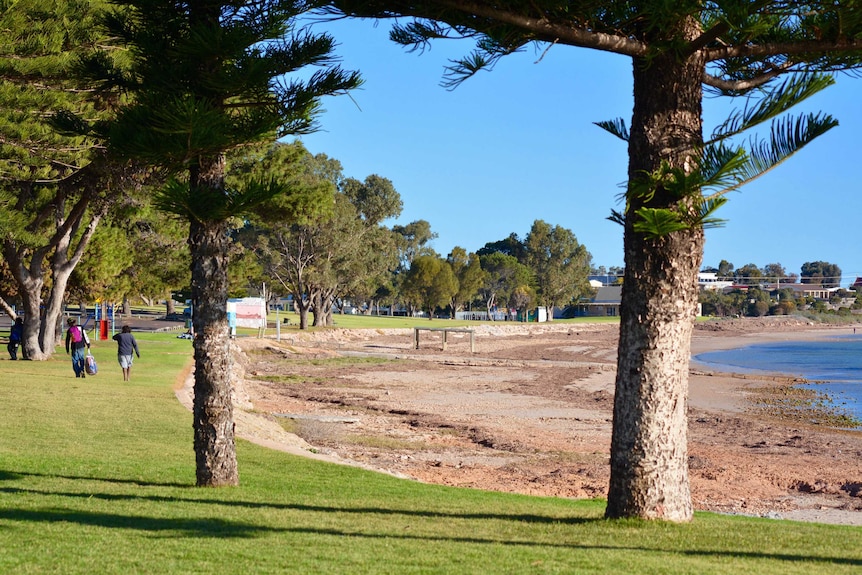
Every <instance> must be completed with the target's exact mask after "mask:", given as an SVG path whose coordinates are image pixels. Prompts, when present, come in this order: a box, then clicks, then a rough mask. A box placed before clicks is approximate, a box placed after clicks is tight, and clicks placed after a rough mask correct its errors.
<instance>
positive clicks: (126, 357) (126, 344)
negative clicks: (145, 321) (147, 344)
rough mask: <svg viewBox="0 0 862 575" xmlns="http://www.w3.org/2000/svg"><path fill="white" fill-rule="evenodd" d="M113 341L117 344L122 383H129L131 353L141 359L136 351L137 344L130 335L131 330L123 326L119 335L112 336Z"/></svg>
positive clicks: (139, 353)
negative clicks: (121, 369)
mask: <svg viewBox="0 0 862 575" xmlns="http://www.w3.org/2000/svg"><path fill="white" fill-rule="evenodd" d="M114 341H116V342H117V361H118V362H120V367H121V368H123V381H129V378H130V377H131V375H132V359H133V358H132V352H133V351H134V352H135V355H137V356H138V357H141V352H140V351H138V342H137V341H135V336H133V335H132V328H131V327H129V326H127V325H124V326H123V329H122V330H120V333H118V334H115V335H114Z"/></svg>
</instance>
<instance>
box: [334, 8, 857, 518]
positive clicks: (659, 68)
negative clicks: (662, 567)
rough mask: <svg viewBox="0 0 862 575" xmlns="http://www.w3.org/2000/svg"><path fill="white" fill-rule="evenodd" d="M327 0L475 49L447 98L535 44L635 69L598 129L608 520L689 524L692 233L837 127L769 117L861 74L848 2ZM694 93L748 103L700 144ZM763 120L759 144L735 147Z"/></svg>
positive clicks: (451, 78) (423, 39) (418, 37)
mask: <svg viewBox="0 0 862 575" xmlns="http://www.w3.org/2000/svg"><path fill="white" fill-rule="evenodd" d="M333 4H334V6H333V7H332V8H331V11H332V12H334V13H335V14H337V15H339V16H343V15H345V14H347V15H353V16H360V17H371V18H395V19H397V20H396V25H395V27H394V28H393V30H392V32H391V34H390V36H391V38H392V39H393V40H395V41H396V42H399V43H402V44H404V45H406V46H409V47H411V48H414V49H417V48H418V49H421V48H424V47H426V46H427V45H428V43H429V42H431V41H433V40H438V39H445V38H472V39H474V40H475V41H476V49H475V50H474V51H473V52H472V53H471V54H470V55H468V56H466V57H464V58H462V59H461V60H458V61H456V62H454V63H453V64H452V65H451V66H450V67H449V68H448V70H447V73H446V75H445V76H444V85H445V86H447V87H450V88H451V87H455V86H457V85H458V84H460V83H461V82H463V81H464V80H465V79H467V78H469V77H470V76H472V75H473V74H475V73H477V72H478V71H479V70H482V69H488V68H491V67H493V66H494V64H495V63H497V62H498V61H500V59H501V58H503V57H505V56H507V55H509V54H512V53H514V52H517V51H519V50H521V49H522V48H523V47H525V46H527V45H529V44H531V43H532V44H536V45H538V47H539V48H540V49H550V48H551V47H556V46H564V45H567V46H574V47H579V48H588V49H594V50H601V51H605V52H612V53H616V54H619V55H622V56H625V57H627V58H630V59H631V62H632V79H633V95H634V107H633V112H632V117H631V122H630V123H629V122H626V121H624V120H621V119H616V120H609V121H603V122H600V123H599V125H600V126H601V127H602V128H604V129H606V130H607V131H609V132H610V133H612V134H613V135H615V136H617V137H619V138H621V139H622V140H624V141H625V142H626V143H627V145H628V156H629V166H628V184H627V187H626V191H625V194H624V200H625V206H624V208H623V209H622V210H619V211H613V212H612V214H611V219H612V220H614V221H616V222H618V223H620V224H621V225H622V226H623V229H624V232H623V233H624V239H623V246H624V257H625V277H624V282H623V295H622V305H621V313H620V339H619V353H618V359H617V376H616V377H617V378H616V393H615V398H614V425H613V434H612V440H611V459H610V461H611V479H610V484H609V491H608V506H607V508H606V515H607V516H608V517H642V518H655V519H666V520H672V521H688V520H690V519H691V517H692V504H691V495H690V487H689V480H688V451H687V438H686V405H687V396H688V365H689V351H690V340H691V332H692V328H693V323H694V317H695V313H696V308H697V296H698V289H697V281H696V280H697V272H698V269H699V268H700V263H701V260H702V253H703V245H704V229H705V228H707V227H709V226H712V225H718V224H719V223H720V221H719V220H717V219H716V218H715V215H714V214H715V210H716V209H717V208H718V207H720V206H721V205H722V204H723V203H724V202H725V199H726V198H725V194H726V193H727V192H728V191H729V190H732V189H737V188H739V187H740V186H741V185H742V184H744V183H745V182H747V181H749V180H751V179H753V178H755V177H757V176H758V175H760V174H762V173H764V172H765V171H767V170H769V169H771V168H773V167H774V166H776V165H777V164H779V163H780V162H781V161H783V160H784V159H786V158H787V157H788V156H790V155H791V154H792V153H794V152H796V151H797V150H799V149H800V148H801V147H803V146H804V145H805V144H807V143H808V142H810V141H811V140H812V139H814V138H816V137H817V136H819V135H821V134H823V133H824V132H826V131H827V130H829V129H830V128H832V127H834V126H835V125H836V121H835V120H834V119H833V118H831V117H830V116H828V115H823V114H808V115H804V116H800V117H798V118H792V117H787V116H781V114H782V113H783V112H786V111H787V110H788V109H789V108H790V107H792V106H793V105H794V104H796V103H797V102H799V101H801V100H803V99H804V98H806V97H808V96H810V95H811V94H813V93H815V92H817V91H818V90H820V89H823V88H824V87H826V86H828V85H829V84H831V83H832V79H831V78H830V77H828V76H823V75H818V74H817V73H816V72H827V73H828V72H833V71H838V70H848V69H855V68H857V67H858V66H859V65H860V62H862V40H860V34H862V9H860V5H859V2H858V0H846V1H844V0H830V1H828V2H825V1H813V2H783V1H779V0H762V1H757V2H751V1H749V0H728V1H722V2H706V1H703V0H687V1H683V2H666V1H663V0H648V1H646V2H639V3H631V2H601V1H598V0H595V1H590V0H588V1H585V2H577V3H572V2H563V3H560V2H549V1H547V0H536V1H533V2H521V1H515V0H503V1H493V2H491V1H487V0H475V1H472V2H451V1H450V0H334V2H333ZM812 72H814V73H812ZM782 80H783V81H782ZM705 89H706V90H708V91H711V92H714V93H716V94H721V95H726V96H745V97H746V98H747V100H746V107H745V109H743V110H742V111H739V112H734V113H732V114H731V115H730V117H729V118H728V119H727V121H726V122H724V123H722V124H721V125H720V126H718V127H717V128H716V130H715V131H714V132H713V133H712V134H711V135H710V136H709V137H704V133H703V119H702V103H703V96H704V90H705ZM764 122H772V126H771V129H770V134H769V135H768V136H764V137H760V138H759V137H758V136H756V135H755V136H751V139H750V140H749V141H748V142H747V143H745V142H742V143H740V141H739V138H740V137H741V136H742V134H743V132H745V131H747V130H749V129H750V128H754V127H755V126H758V125H762V124H763V123H764Z"/></svg>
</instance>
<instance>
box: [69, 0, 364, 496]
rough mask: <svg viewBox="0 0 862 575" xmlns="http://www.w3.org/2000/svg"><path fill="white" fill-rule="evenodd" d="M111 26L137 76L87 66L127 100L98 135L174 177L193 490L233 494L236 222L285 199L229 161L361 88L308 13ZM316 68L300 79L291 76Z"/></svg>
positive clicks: (190, 8)
mask: <svg viewBox="0 0 862 575" xmlns="http://www.w3.org/2000/svg"><path fill="white" fill-rule="evenodd" d="M116 5H117V6H118V9H117V10H116V11H114V12H113V13H112V14H111V15H109V16H108V17H107V18H106V25H107V29H108V31H109V32H110V34H111V35H112V37H114V38H118V39H119V41H120V43H121V44H122V45H124V46H126V47H127V48H128V54H129V57H130V59H131V67H130V72H129V73H124V72H123V71H122V70H118V69H117V68H116V67H112V66H111V65H110V64H111V62H110V61H109V60H108V59H107V57H106V54H105V53H97V54H96V55H95V56H94V57H92V58H90V59H88V60H87V61H86V62H85V64H86V66H85V68H86V70H87V73H88V75H89V76H90V77H91V78H94V79H97V80H99V81H100V84H99V85H98V88H99V89H101V90H111V89H119V90H121V91H122V92H123V93H124V94H126V95H127V96H128V98H129V100H130V101H129V102H128V103H127V104H126V105H124V106H123V107H121V108H120V110H119V112H118V114H117V117H116V119H115V120H113V121H111V122H108V123H103V124H100V125H97V126H95V128H94V129H95V130H96V131H97V133H100V134H104V135H105V136H106V137H107V139H108V142H109V150H111V151H112V152H113V153H116V154H120V155H123V156H126V157H129V158H132V159H135V160H137V161H140V162H143V163H146V164H149V165H152V166H154V167H156V168H157V169H159V170H160V171H162V172H163V173H165V174H167V175H169V176H171V180H170V182H169V184H168V185H166V186H165V187H164V189H163V190H162V191H161V192H160V193H159V195H158V197H157V198H156V202H157V204H158V206H159V207H160V208H161V209H163V210H165V211H168V212H171V213H174V214H177V215H180V216H181V217H183V218H185V219H186V220H187V221H188V223H189V232H188V243H189V247H190V250H191V260H192V263H191V289H192V301H193V305H194V309H195V314H194V327H195V340H194V355H195V383H194V431H195V438H194V446H195V454H196V463H197V466H196V467H197V483H198V485H201V486H221V485H235V484H237V483H238V481H239V474H238V470H237V465H236V448H235V440H234V423H233V407H232V404H231V397H230V390H231V383H230V363H231V360H230V352H229V339H228V338H229V335H228V323H227V307H226V306H227V294H228V278H227V269H228V253H229V249H230V241H231V240H230V234H229V232H230V219H231V218H232V217H233V216H236V215H241V214H243V213H246V212H247V211H248V210H249V209H250V208H252V207H253V206H255V205H258V204H260V203H261V202H263V201H266V200H267V199H269V198H271V197H273V196H275V195H278V194H281V193H284V192H285V188H284V186H282V185H281V184H279V183H278V182H277V181H274V180H260V181H255V182H247V183H246V185H245V187H243V188H242V189H234V188H231V187H229V186H228V185H227V184H226V181H225V165H226V163H225V162H226V160H225V154H226V153H227V152H228V151H230V150H233V149H236V148H240V147H243V146H247V145H249V144H253V143H256V142H261V141H266V140H270V141H271V140H272V139H273V138H274V137H276V136H285V135H288V134H302V133H307V132H310V131H312V130H314V129H315V128H316V126H315V122H314V117H315V115H316V113H317V112H318V111H319V110H320V98H321V97H322V96H325V95H332V94H338V93H343V92H345V91H346V90H349V89H351V88H354V87H356V86H357V85H358V84H359V77H358V75H357V74H355V73H346V72H344V71H342V70H341V69H340V68H339V67H338V66H336V65H334V61H333V55H332V51H333V47H334V42H333V39H332V38H331V37H329V36H328V35H313V34H310V33H307V32H303V31H296V30H294V28H293V26H294V22H295V18H296V17H297V16H298V15H300V14H302V13H303V12H304V11H306V10H307V9H309V8H310V7H311V6H312V4H310V3H304V2H300V1H295V2H292V1H279V0H261V1H258V2H247V1H246V2H240V1H233V2H228V1H216V0H191V1H189V2H171V1H168V0H129V1H120V2H116ZM309 66H316V67H318V69H317V70H316V71H314V72H313V73H312V74H311V75H309V76H308V77H307V78H306V79H304V80H299V79H294V78H291V77H289V76H288V75H290V74H294V73H296V72H298V71H299V70H301V69H304V68H306V67H309Z"/></svg>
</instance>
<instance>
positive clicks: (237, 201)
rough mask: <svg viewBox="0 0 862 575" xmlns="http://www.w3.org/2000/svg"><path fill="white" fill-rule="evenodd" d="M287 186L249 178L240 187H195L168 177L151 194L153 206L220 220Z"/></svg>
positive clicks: (193, 217)
mask: <svg viewBox="0 0 862 575" xmlns="http://www.w3.org/2000/svg"><path fill="white" fill-rule="evenodd" d="M287 191H288V190H287V186H285V185H284V184H282V183H280V182H278V181H276V180H275V179H270V180H252V181H249V182H246V185H245V187H244V188H243V189H242V190H237V189H231V188H224V189H220V188H211V187H199V188H195V189H192V188H191V186H189V184H188V183H187V182H183V181H180V180H177V179H173V178H172V179H171V180H170V181H168V183H167V184H165V186H164V187H162V189H161V190H159V191H158V192H157V193H156V195H155V201H154V203H155V206H156V207H157V208H158V209H160V210H162V211H164V212H167V213H170V214H175V215H177V216H180V217H182V218H185V219H189V220H196V221H199V222H212V221H223V220H227V219H228V218H231V217H234V216H242V215H245V214H248V213H249V212H250V211H251V210H252V209H254V208H255V207H257V206H259V205H261V204H262V203H264V202H266V201H268V200H270V199H272V198H274V197H276V196H278V195H280V194H283V193H285V192H287Z"/></svg>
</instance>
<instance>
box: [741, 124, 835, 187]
mask: <svg viewBox="0 0 862 575" xmlns="http://www.w3.org/2000/svg"><path fill="white" fill-rule="evenodd" d="M837 125H838V120H836V119H835V118H833V117H832V116H830V115H829V114H820V113H818V114H806V115H802V116H797V117H790V118H785V119H784V121H780V122H779V121H775V122H773V124H772V129H771V134H770V138H769V139H768V140H766V139H763V140H760V139H757V138H754V139H752V140H751V142H750V144H749V147H750V149H751V152H750V160H749V162H746V164H745V166H744V167H743V171H742V178H741V181H740V183H739V184H738V185H737V186H735V187H734V189H735V188H737V187H739V186H741V185H742V184H745V183H748V182H750V181H752V180H754V179H755V178H758V177H760V176H762V175H763V174H765V173H766V172H768V171H769V170H771V169H773V168H775V167H776V166H778V165H779V164H781V163H782V162H784V161H785V160H786V159H787V158H789V157H790V156H792V155H793V154H795V153H796V152H798V151H799V150H801V149H802V148H803V147H805V146H806V145H807V144H809V143H810V142H812V141H813V140H814V139H815V138H817V137H819V136H822V135H823V134H825V133H826V132H828V131H829V130H831V129H832V128H834V127H835V126H837Z"/></svg>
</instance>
